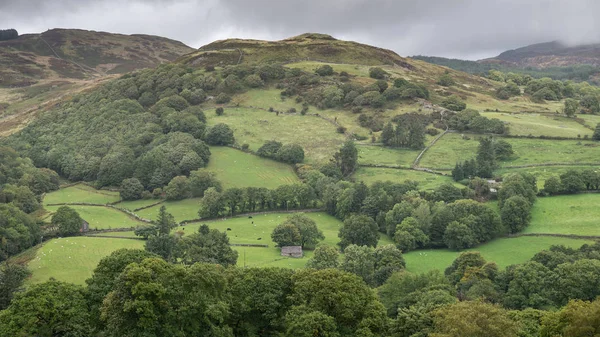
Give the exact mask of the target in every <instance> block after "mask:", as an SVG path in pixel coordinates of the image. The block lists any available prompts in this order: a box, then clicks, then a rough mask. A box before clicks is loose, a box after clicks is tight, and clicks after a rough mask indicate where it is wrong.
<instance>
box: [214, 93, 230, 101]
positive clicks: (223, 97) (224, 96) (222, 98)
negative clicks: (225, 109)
mask: <svg viewBox="0 0 600 337" xmlns="http://www.w3.org/2000/svg"><path fill="white" fill-rule="evenodd" d="M229 101H231V97H230V96H229V95H227V94H226V93H224V92H222V93H220V94H218V95H217V98H216V99H215V102H216V103H217V104H225V103H229Z"/></svg>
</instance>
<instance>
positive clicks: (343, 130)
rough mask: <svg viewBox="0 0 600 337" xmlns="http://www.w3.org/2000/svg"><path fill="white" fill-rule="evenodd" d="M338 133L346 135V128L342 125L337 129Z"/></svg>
mask: <svg viewBox="0 0 600 337" xmlns="http://www.w3.org/2000/svg"><path fill="white" fill-rule="evenodd" d="M336 131H337V133H341V134H344V133H346V128H345V127H343V126H341V125H340V126H338V127H337V130H336Z"/></svg>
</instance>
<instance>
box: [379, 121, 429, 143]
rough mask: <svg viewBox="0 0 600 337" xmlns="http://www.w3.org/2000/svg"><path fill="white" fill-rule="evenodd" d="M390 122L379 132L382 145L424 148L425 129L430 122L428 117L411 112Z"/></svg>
mask: <svg viewBox="0 0 600 337" xmlns="http://www.w3.org/2000/svg"><path fill="white" fill-rule="evenodd" d="M392 122H393V123H394V124H395V126H394V124H392ZM392 122H389V123H388V124H386V126H385V127H384V128H383V130H382V132H381V142H382V143H383V145H385V146H390V147H405V148H411V149H422V148H424V147H425V132H426V130H425V127H426V126H427V124H429V122H430V116H427V115H423V114H419V113H415V112H413V113H408V114H404V115H398V116H396V117H394V118H393V119H392Z"/></svg>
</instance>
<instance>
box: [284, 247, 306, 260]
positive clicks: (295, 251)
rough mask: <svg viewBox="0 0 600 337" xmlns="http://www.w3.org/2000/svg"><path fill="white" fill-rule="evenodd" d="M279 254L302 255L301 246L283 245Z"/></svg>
mask: <svg viewBox="0 0 600 337" xmlns="http://www.w3.org/2000/svg"><path fill="white" fill-rule="evenodd" d="M281 256H289V257H302V246H283V247H281Z"/></svg>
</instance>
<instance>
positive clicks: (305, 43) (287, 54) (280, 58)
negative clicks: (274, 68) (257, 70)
mask: <svg viewBox="0 0 600 337" xmlns="http://www.w3.org/2000/svg"><path fill="white" fill-rule="evenodd" d="M180 61H181V62H183V63H187V64H190V65H194V66H205V65H214V66H225V65H235V64H243V63H245V64H258V63H266V62H283V63H287V62H297V61H320V62H330V63H348V64H363V65H395V66H400V67H404V68H408V69H411V68H412V67H411V65H410V64H409V63H408V62H406V59H405V58H402V57H400V56H399V55H398V54H396V53H394V52H393V51H391V50H387V49H382V48H377V47H373V46H369V45H365V44H361V43H357V42H351V41H341V40H337V39H335V38H333V37H332V36H329V35H325V34H315V33H307V34H302V35H298V36H295V37H291V38H288V39H285V40H281V41H260V40H247V39H227V40H220V41H215V42H212V43H210V44H207V45H205V46H203V47H200V48H199V49H198V51H196V52H192V53H190V54H188V55H185V56H184V57H182V58H181V59H180Z"/></svg>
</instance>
